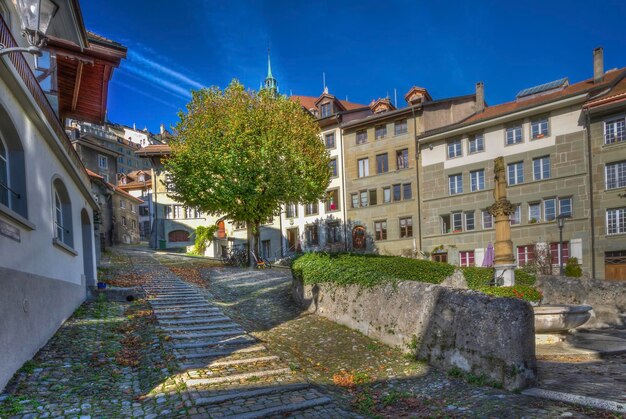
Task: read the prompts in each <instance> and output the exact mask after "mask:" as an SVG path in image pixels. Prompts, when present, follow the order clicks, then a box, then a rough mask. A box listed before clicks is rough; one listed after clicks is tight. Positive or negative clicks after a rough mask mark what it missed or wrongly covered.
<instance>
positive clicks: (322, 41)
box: [81, 0, 626, 132]
mask: <svg viewBox="0 0 626 419" xmlns="http://www.w3.org/2000/svg"><path fill="white" fill-rule="evenodd" d="M81 6H82V10H83V17H84V19H85V24H86V26H87V28H88V29H90V30H92V31H94V32H96V33H99V34H101V35H104V36H106V37H109V38H112V39H114V40H116V41H118V42H121V43H123V44H124V45H126V46H127V47H128V50H129V52H128V59H127V60H125V61H123V62H122V64H121V66H120V68H119V69H118V70H116V71H115V73H114V76H113V80H112V82H111V85H110V93H109V113H108V115H109V119H110V120H112V121H114V122H120V123H124V124H127V125H132V124H133V123H136V124H137V127H138V128H143V127H144V126H146V127H148V129H149V130H151V131H153V132H157V131H158V129H159V125H160V124H161V123H164V124H165V126H166V127H168V126H170V125H175V124H176V122H177V121H178V116H177V112H178V110H180V109H184V107H185V104H186V103H187V102H188V100H189V97H190V95H189V90H190V89H198V88H201V87H202V86H211V85H217V86H220V87H224V86H226V85H227V84H228V83H229V82H230V80H231V79H233V78H237V79H239V80H240V81H241V82H242V83H243V84H244V85H246V86H247V87H250V88H254V89H257V88H258V87H259V83H260V82H261V81H262V79H263V78H264V77H265V73H266V71H267V70H266V69H267V55H266V54H267V47H268V45H269V46H270V47H271V55H272V69H273V72H274V76H275V77H276V78H277V79H278V83H279V87H280V89H281V92H282V93H286V94H289V93H293V94H299V95H308V96H318V95H320V94H321V92H322V88H323V84H322V73H324V72H325V73H326V84H327V85H328V87H329V90H330V93H332V94H334V95H336V96H337V97H339V98H341V99H345V98H346V97H348V99H349V100H350V101H352V102H357V103H363V104H368V103H369V102H370V101H371V100H372V99H374V98H378V97H384V96H387V95H389V96H390V97H391V98H392V100H393V97H394V89H397V94H398V103H399V105H401V106H403V105H404V99H403V96H404V94H405V93H406V92H407V91H408V90H409V88H410V87H411V86H413V85H418V86H422V87H426V88H427V89H428V91H429V92H430V94H431V95H432V96H433V98H435V99H439V98H444V97H449V96H458V95H464V94H469V93H472V92H473V91H474V85H475V83H476V82H477V81H484V82H485V94H486V99H487V102H488V103H489V104H497V103H501V102H506V101H509V100H512V99H513V98H514V97H515V94H516V93H517V92H518V91H519V90H521V89H523V88H526V87H531V86H534V85H537V84H541V83H545V82H548V81H552V80H555V79H558V78H561V77H565V76H567V77H569V78H570V82H576V81H579V80H582V79H585V78H588V77H591V75H592V50H593V48H595V47H596V46H603V47H604V57H605V68H606V69H610V68H614V67H624V66H626V55H624V53H623V51H625V50H626V48H625V47H626V36H624V32H623V28H624V22H625V21H626V20H625V18H626V2H623V1H601V2H589V1H584V2H583V1H563V2H561V1H545V0H544V1H535V0H530V1H520V2H518V1H490V2H480V1H473V2H469V1H432V0H431V1H421V0H413V1H399V0H398V1H395V0H387V1H380V0H379V1H371V0H359V1H339V0H334V1H326V0H318V1H315V2H313V1H303V0H292V1H283V0H267V1H245V0H239V1H226V0H224V1H217V0H216V1H208V0H179V1H178V2H172V1H165V0H132V1H128V0H125V1H122V0H107V1H98V0H97V1H85V0H84V1H82V2H81Z"/></svg>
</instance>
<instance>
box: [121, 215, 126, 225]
mask: <svg viewBox="0 0 626 419" xmlns="http://www.w3.org/2000/svg"><path fill="white" fill-rule="evenodd" d="M122 225H123V226H124V227H126V217H122Z"/></svg>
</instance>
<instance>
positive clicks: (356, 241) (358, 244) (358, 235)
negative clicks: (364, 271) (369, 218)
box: [352, 226, 366, 250]
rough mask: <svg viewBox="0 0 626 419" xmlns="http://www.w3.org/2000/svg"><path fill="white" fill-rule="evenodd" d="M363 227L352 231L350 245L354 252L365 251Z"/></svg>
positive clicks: (357, 227)
mask: <svg viewBox="0 0 626 419" xmlns="http://www.w3.org/2000/svg"><path fill="white" fill-rule="evenodd" d="M365 237H366V236H365V227H363V226H356V227H354V229H353V230H352V245H353V247H354V249H356V250H363V249H365Z"/></svg>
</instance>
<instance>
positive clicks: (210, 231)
mask: <svg viewBox="0 0 626 419" xmlns="http://www.w3.org/2000/svg"><path fill="white" fill-rule="evenodd" d="M216 231H217V226H216V225H212V226H209V227H205V226H199V227H197V228H196V231H195V232H194V234H195V236H196V240H195V244H194V247H193V253H194V254H196V255H204V252H205V251H206V248H207V246H208V245H209V242H210V241H211V240H213V235H214V234H215V232H216Z"/></svg>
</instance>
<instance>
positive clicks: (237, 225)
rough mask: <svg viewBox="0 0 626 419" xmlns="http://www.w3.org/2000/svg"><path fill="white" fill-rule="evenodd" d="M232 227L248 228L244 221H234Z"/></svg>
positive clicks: (238, 228)
mask: <svg viewBox="0 0 626 419" xmlns="http://www.w3.org/2000/svg"><path fill="white" fill-rule="evenodd" d="M233 228H234V229H235V230H245V229H246V228H248V224H247V223H246V222H245V221H234V222H233Z"/></svg>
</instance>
